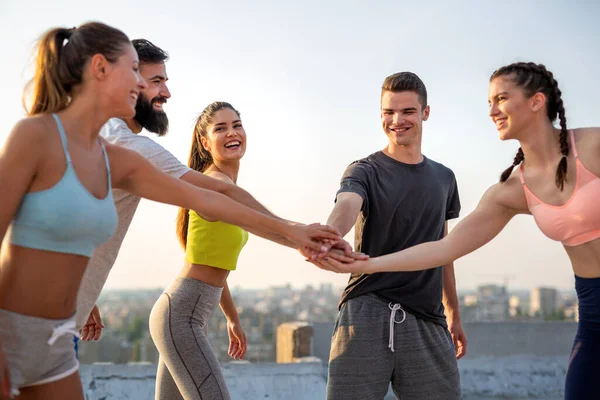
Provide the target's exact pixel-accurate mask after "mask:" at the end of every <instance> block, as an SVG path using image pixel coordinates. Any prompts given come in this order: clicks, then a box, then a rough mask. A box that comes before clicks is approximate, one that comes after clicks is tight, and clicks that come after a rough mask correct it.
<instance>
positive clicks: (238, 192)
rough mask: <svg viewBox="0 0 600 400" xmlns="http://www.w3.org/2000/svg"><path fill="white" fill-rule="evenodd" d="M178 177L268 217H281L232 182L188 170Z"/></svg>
mask: <svg viewBox="0 0 600 400" xmlns="http://www.w3.org/2000/svg"><path fill="white" fill-rule="evenodd" d="M180 179H181V180H183V181H184V182H187V183H190V184H192V185H194V186H197V187H199V188H202V189H208V190H213V191H215V192H218V193H221V194H224V195H225V196H227V197H229V198H231V199H233V200H235V201H237V202H238V203H240V204H243V205H245V206H246V207H250V208H252V209H253V210H256V211H258V212H260V213H262V214H265V215H268V216H269V217H273V218H277V219H281V218H279V217H277V216H276V215H274V214H273V213H272V212H270V211H269V210H268V209H267V208H266V207H265V206H263V205H262V204H260V203H259V202H258V201H257V200H256V199H255V198H254V197H252V195H251V194H250V193H248V192H247V191H245V190H244V189H242V188H241V187H239V186H236V185H234V184H233V183H229V182H225V181H223V180H220V179H215V178H214V177H211V176H207V175H205V174H203V173H202V172H198V171H189V172H187V173H186V174H184V175H183V176H182V177H181V178H180ZM281 220H283V219H281Z"/></svg>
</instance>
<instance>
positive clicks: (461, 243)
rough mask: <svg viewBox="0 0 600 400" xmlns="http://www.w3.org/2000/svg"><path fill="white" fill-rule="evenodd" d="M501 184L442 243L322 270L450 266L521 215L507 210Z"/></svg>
mask: <svg viewBox="0 0 600 400" xmlns="http://www.w3.org/2000/svg"><path fill="white" fill-rule="evenodd" d="M502 185H506V184H496V185H494V186H492V187H491V188H489V189H488V190H487V192H486V193H485V194H484V195H483V197H482V199H481V201H480V202H479V204H478V206H477V208H476V209H475V210H474V211H473V212H472V213H471V214H469V215H468V216H466V217H465V218H464V219H463V220H462V221H461V222H460V223H458V224H457V225H456V227H455V228H454V229H453V230H452V231H451V232H450V233H449V234H448V235H447V236H446V237H444V238H443V239H441V240H438V241H434V242H427V243H422V244H419V245H417V246H413V247H410V248H408V249H405V250H402V251H399V252H396V253H392V254H388V255H385V256H381V257H375V258H371V259H369V260H367V261H356V262H354V263H352V264H347V265H344V264H341V263H339V262H336V261H335V260H329V261H324V262H323V263H322V264H321V267H323V268H325V269H329V270H332V271H336V272H363V273H373V272H387V271H420V270H424V269H429V268H435V267H439V266H442V265H448V264H450V263H452V262H453V261H454V260H456V259H458V258H460V257H462V256H464V255H466V254H469V253H471V252H473V251H475V250H477V249H478V248H480V247H481V246H483V245H485V244H486V243H488V242H489V241H490V240H492V239H493V238H494V237H496V236H497V235H498V233H500V232H501V231H502V229H503V228H504V227H505V226H506V224H507V223H508V222H509V221H510V220H511V219H512V217H514V216H515V215H516V214H517V213H518V212H517V211H516V210H515V209H512V208H509V207H507V205H506V204H507V202H506V201H504V198H505V197H506V192H505V188H506V187H505V186H502ZM503 191H504V192H503Z"/></svg>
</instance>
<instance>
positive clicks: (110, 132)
mask: <svg viewBox="0 0 600 400" xmlns="http://www.w3.org/2000/svg"><path fill="white" fill-rule="evenodd" d="M100 135H101V136H102V137H103V138H104V139H106V141H108V142H109V143H112V144H114V145H118V146H122V147H125V148H127V149H130V150H134V151H137V152H138V153H140V154H141V155H142V156H144V158H145V159H146V160H148V161H150V162H151V163H152V164H153V165H154V166H155V167H156V168H158V169H160V170H161V171H162V172H165V173H167V174H169V175H171V176H173V177H175V178H178V179H179V178H181V177H182V176H183V175H185V174H186V173H187V172H189V171H190V168H188V167H187V166H185V165H183V164H182V163H181V162H180V161H179V160H178V159H177V158H175V156H174V155H173V154H171V153H169V152H168V151H167V150H165V149H164V148H163V147H162V146H161V145H159V144H158V143H156V142H155V141H153V140H152V139H150V138H148V137H146V136H140V135H136V134H135V133H133V132H132V131H131V130H130V129H129V128H128V127H127V124H126V123H125V121H123V120H122V119H119V118H112V119H110V120H109V121H108V122H107V123H106V124H105V125H104V126H103V127H102V130H101V131H100ZM113 197H114V200H115V206H116V207H117V214H118V215H119V224H118V226H117V230H116V232H115V234H114V235H113V237H112V238H111V239H110V240H109V241H108V242H106V243H104V244H103V245H102V246H99V247H97V248H96V251H95V252H94V255H93V256H92V259H91V260H90V262H89V264H88V267H87V269H86V271H85V274H84V275H83V280H82V281H81V287H80V288H79V295H78V298H77V315H76V321H77V329H81V328H82V327H83V326H84V325H85V323H86V322H87V319H88V317H89V315H90V312H91V311H92V308H93V307H94V304H96V300H98V296H100V292H101V291H102V287H103V286H104V283H105V282H106V279H107V278H108V274H109V272H110V270H111V268H112V266H113V265H114V263H115V260H116V259H117V255H118V254H119V249H120V248H121V244H122V243H123V239H124V238H125V234H126V233H127V230H128V229H129V225H130V224H131V220H132V219H133V216H134V214H135V211H136V209H137V207H138V204H139V203H140V197H138V196H135V195H133V194H131V193H128V192H125V191H123V190H119V189H114V190H113Z"/></svg>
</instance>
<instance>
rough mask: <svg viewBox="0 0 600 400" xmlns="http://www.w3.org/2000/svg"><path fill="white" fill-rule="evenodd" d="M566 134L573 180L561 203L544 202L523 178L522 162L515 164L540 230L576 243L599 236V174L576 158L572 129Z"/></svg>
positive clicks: (570, 242)
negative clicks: (573, 166) (574, 172)
mask: <svg viewBox="0 0 600 400" xmlns="http://www.w3.org/2000/svg"><path fill="white" fill-rule="evenodd" d="M569 136H570V138H571V145H572V149H573V154H574V155H575V164H576V168H577V180H576V182H575V190H573V194H572V195H571V198H569V200H568V201H567V202H566V203H565V204H564V205H562V206H555V205H552V204H546V203H544V202H543V201H541V200H540V199H539V198H538V197H537V196H536V195H535V194H533V192H532V191H531V190H529V188H528V187H527V184H526V183H525V179H523V164H521V166H520V167H519V177H520V178H521V184H522V185H523V189H524V190H525V198H526V199H527V206H528V207H529V211H530V212H531V214H532V215H533V218H534V219H535V222H536V223H537V225H538V226H539V228H540V230H541V231H542V232H543V233H544V234H545V235H546V236H548V237H549V238H550V239H553V240H557V241H561V242H562V244H563V245H565V246H578V245H580V244H583V243H586V242H589V241H592V240H594V239H597V238H599V237H600V207H599V204H598V201H599V200H600V178H599V177H597V176H596V175H594V174H593V173H592V172H590V171H589V170H588V169H587V168H586V167H585V166H584V165H583V163H582V162H581V161H580V160H579V155H578V154H577V148H576V147H575V135H574V134H573V131H569Z"/></svg>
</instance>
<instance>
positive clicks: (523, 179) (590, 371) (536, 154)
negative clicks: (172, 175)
mask: <svg viewBox="0 0 600 400" xmlns="http://www.w3.org/2000/svg"><path fill="white" fill-rule="evenodd" d="M489 105H490V111H489V114H490V117H491V118H492V120H493V122H494V124H495V125H496V129H497V130H498V132H499V133H500V139H502V140H509V139H515V140H518V141H519V143H520V145H521V146H520V147H519V150H518V151H517V155H516V156H515V158H514V161H513V163H512V165H511V166H510V167H509V168H507V169H506V170H505V171H504V172H503V173H502V175H501V177H500V182H499V183H497V184H496V185H494V186H492V187H491V188H489V189H488V190H487V192H486V193H485V194H484V195H483V197H482V199H481V200H480V203H479V204H478V206H477V208H476V209H475V210H474V211H473V212H472V213H471V214H469V215H468V216H467V217H465V219H464V220H462V221H461V222H460V223H459V224H457V226H456V227H455V228H454V229H453V230H452V232H450V233H449V234H448V235H447V236H446V237H445V238H443V239H441V240H439V241H435V242H429V243H424V244H420V245H418V246H414V247H411V248H409V249H406V250H403V251H400V252H397V253H393V254H389V255H385V256H382V257H373V258H370V259H367V260H357V261H354V262H352V263H349V264H343V263H340V262H338V261H336V260H333V259H332V258H331V257H329V258H325V259H323V260H321V261H318V262H315V263H316V264H317V265H318V266H319V267H321V268H324V269H328V270H331V271H335V272H356V273H367V274H370V273H374V272H386V271H417V270H424V269H429V268H434V267H437V266H440V265H446V264H449V263H451V262H452V261H454V260H456V259H458V258H460V257H462V256H464V255H466V254H469V253H471V252H473V251H475V250H476V249H478V248H480V247H482V246H483V245H485V244H486V243H488V242H489V241H490V240H492V239H493V238H494V237H495V236H496V235H498V233H500V231H501V230H502V229H503V228H504V227H505V226H506V224H507V223H508V222H509V221H510V220H511V219H512V218H513V217H514V216H515V215H517V214H530V215H533V217H534V219H535V221H536V223H537V225H538V226H539V228H540V229H541V230H542V232H543V233H544V234H545V235H546V236H548V237H549V238H551V239H553V240H556V241H560V242H562V244H563V246H564V248H565V250H566V251H567V254H568V256H569V258H570V260H571V264H572V267H573V271H574V273H575V287H576V290H577V296H578V299H579V326H578V331H577V335H576V337H575V343H574V345H573V348H572V352H571V358H570V362H569V369H568V371H567V380H566V387H565V398H566V399H568V400H573V399H577V400H585V399H592V398H594V399H597V398H598V393H597V390H596V389H595V388H596V386H597V384H596V383H595V381H594V378H595V377H596V376H597V372H596V371H597V370H598V368H600V208H599V207H598V205H597V201H598V199H600V157H599V155H600V128H579V129H574V130H567V120H566V117H565V109H564V106H563V101H562V96H561V91H560V89H559V88H558V83H557V82H556V80H555V79H554V77H553V75H552V73H551V72H550V71H548V70H547V69H546V67H545V66H543V65H540V64H534V63H515V64H511V65H508V66H505V67H502V68H500V69H498V70H497V71H495V72H494V73H493V74H492V76H491V78H490V85H489ZM557 118H558V120H559V122H560V129H557V128H555V127H554V125H553V122H554V121H555V120H556V119H557ZM515 167H518V168H516V169H515Z"/></svg>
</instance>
